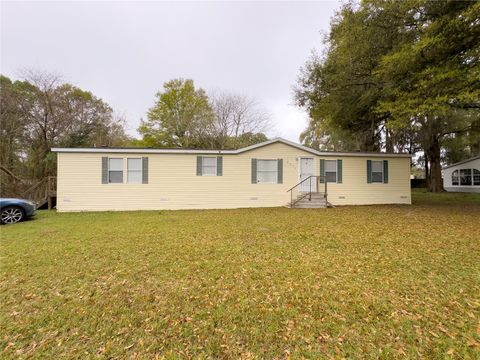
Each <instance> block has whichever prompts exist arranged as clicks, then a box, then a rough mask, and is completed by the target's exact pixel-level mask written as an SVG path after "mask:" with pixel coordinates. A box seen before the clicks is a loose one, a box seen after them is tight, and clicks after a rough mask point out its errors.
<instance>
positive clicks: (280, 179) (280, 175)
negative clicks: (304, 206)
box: [277, 159, 283, 184]
mask: <svg viewBox="0 0 480 360" xmlns="http://www.w3.org/2000/svg"><path fill="white" fill-rule="evenodd" d="M277 170H278V171H277V184H283V159H277Z"/></svg>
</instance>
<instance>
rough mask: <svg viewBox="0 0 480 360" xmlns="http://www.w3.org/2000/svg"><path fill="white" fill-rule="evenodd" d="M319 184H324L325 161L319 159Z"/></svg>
mask: <svg viewBox="0 0 480 360" xmlns="http://www.w3.org/2000/svg"><path fill="white" fill-rule="evenodd" d="M320 183H322V184H323V183H325V160H324V159H320Z"/></svg>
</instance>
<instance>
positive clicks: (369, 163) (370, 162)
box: [367, 160, 372, 184]
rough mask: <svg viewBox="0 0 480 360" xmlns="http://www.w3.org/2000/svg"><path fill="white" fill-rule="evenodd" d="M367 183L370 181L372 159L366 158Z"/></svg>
mask: <svg viewBox="0 0 480 360" xmlns="http://www.w3.org/2000/svg"><path fill="white" fill-rule="evenodd" d="M367 183H368V184H371V183H372V160H367Z"/></svg>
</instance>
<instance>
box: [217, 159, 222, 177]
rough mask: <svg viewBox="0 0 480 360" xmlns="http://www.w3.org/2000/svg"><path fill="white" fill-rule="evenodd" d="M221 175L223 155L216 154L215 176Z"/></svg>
mask: <svg viewBox="0 0 480 360" xmlns="http://www.w3.org/2000/svg"><path fill="white" fill-rule="evenodd" d="M222 175H223V157H222V156H217V176H222Z"/></svg>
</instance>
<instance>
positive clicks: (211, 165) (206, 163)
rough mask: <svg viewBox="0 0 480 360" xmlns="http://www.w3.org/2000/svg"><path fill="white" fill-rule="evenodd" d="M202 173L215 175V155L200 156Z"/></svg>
mask: <svg viewBox="0 0 480 360" xmlns="http://www.w3.org/2000/svg"><path fill="white" fill-rule="evenodd" d="M202 175H204V176H217V157H216V156H215V157H212V156H202Z"/></svg>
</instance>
